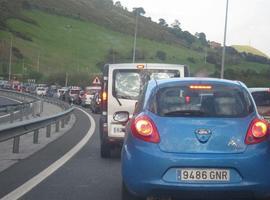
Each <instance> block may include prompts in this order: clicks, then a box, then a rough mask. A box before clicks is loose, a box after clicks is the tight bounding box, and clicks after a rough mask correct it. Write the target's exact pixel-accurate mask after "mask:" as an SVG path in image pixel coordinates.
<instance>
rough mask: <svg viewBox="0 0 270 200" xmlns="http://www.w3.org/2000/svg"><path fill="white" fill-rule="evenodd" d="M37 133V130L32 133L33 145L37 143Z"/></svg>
mask: <svg viewBox="0 0 270 200" xmlns="http://www.w3.org/2000/svg"><path fill="white" fill-rule="evenodd" d="M38 133H39V130H35V131H34V137H33V143H34V144H37V143H38Z"/></svg>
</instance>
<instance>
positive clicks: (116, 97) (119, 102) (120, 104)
mask: <svg viewBox="0 0 270 200" xmlns="http://www.w3.org/2000/svg"><path fill="white" fill-rule="evenodd" d="M115 99H116V101H117V102H118V104H119V106H122V103H121V101H120V100H119V99H118V96H117V95H115Z"/></svg>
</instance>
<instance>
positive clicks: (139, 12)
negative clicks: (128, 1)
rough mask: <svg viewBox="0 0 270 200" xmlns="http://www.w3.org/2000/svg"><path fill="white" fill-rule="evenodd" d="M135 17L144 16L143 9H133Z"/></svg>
mask: <svg viewBox="0 0 270 200" xmlns="http://www.w3.org/2000/svg"><path fill="white" fill-rule="evenodd" d="M132 12H133V13H134V14H135V15H145V10H144V8H143V7H138V8H133V11H132Z"/></svg>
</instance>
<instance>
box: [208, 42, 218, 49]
mask: <svg viewBox="0 0 270 200" xmlns="http://www.w3.org/2000/svg"><path fill="white" fill-rule="evenodd" d="M208 44H209V46H210V48H212V49H219V48H221V44H220V43H218V42H215V41H210V42H209V43H208Z"/></svg>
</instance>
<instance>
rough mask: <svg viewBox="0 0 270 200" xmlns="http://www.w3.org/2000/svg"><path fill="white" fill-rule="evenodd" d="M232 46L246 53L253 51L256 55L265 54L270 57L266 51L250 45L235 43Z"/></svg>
mask: <svg viewBox="0 0 270 200" xmlns="http://www.w3.org/2000/svg"><path fill="white" fill-rule="evenodd" d="M232 47H233V48H235V49H236V50H237V51H238V52H240V53H242V52H245V53H252V54H254V55H258V56H263V57H267V58H268V57H269V56H267V55H266V54H265V53H263V52H261V51H260V50H258V49H256V48H254V47H252V46H249V45H233V46H232Z"/></svg>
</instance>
